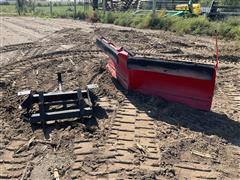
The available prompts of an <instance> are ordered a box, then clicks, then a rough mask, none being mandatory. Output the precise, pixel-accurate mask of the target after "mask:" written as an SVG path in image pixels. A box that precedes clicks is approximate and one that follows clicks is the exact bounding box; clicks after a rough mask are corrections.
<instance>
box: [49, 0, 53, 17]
mask: <svg viewBox="0 0 240 180" xmlns="http://www.w3.org/2000/svg"><path fill="white" fill-rule="evenodd" d="M52 6H53V5H52V1H50V2H49V7H50V15H51V17H52V16H53V11H52Z"/></svg>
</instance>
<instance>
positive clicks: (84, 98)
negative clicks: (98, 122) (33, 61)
mask: <svg viewBox="0 0 240 180" xmlns="http://www.w3.org/2000/svg"><path fill="white" fill-rule="evenodd" d="M57 75H58V85H59V91H56V92H48V93H45V92H43V91H39V92H35V93H33V92H32V91H31V90H27V91H21V92H18V96H27V98H26V99H25V100H24V101H23V102H22V103H21V104H20V106H19V109H25V110H26V113H24V114H23V115H24V119H26V120H27V121H29V122H31V123H39V122H41V123H42V124H45V123H46V121H53V120H61V119H69V118H87V117H88V118H90V117H92V114H93V105H94V100H93V93H92V92H91V90H92V89H95V88H98V86H97V85H96V84H89V85H87V88H86V90H82V89H77V90H73V91H62V83H63V81H62V77H61V73H58V74H57ZM36 109H37V110H36Z"/></svg>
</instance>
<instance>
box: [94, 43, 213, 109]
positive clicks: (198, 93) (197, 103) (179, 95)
mask: <svg viewBox="0 0 240 180" xmlns="http://www.w3.org/2000/svg"><path fill="white" fill-rule="evenodd" d="M96 43H97V46H98V47H99V48H100V49H102V50H103V51H104V52H105V53H106V54H107V55H108V56H109V57H110V59H109V60H108V64H107V69H108V71H109V72H110V73H111V75H112V76H113V77H114V78H116V79H117V80H118V81H119V82H120V83H121V84H122V85H123V86H124V87H125V88H126V89H128V90H132V91H138V92H141V93H143V94H146V95H154V96H160V97H162V98H164V99H166V100H169V101H173V102H178V103H182V104H186V105H188V106H191V107H193V108H197V109H201V110H207V111H209V110H210V109H211V104H212V98H213V95H214V87H215V79H216V70H217V65H216V66H214V65H208V64H197V63H190V62H182V61H168V60H163V59H155V58H146V57H138V56H134V55H133V54H132V53H131V52H129V51H128V50H126V49H124V48H118V47H116V46H115V45H114V44H112V43H110V42H108V41H107V40H106V39H105V38H97V41H96Z"/></svg>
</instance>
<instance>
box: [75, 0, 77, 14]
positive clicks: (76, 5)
mask: <svg viewBox="0 0 240 180" xmlns="http://www.w3.org/2000/svg"><path fill="white" fill-rule="evenodd" d="M76 17H77V0H74V18H76Z"/></svg>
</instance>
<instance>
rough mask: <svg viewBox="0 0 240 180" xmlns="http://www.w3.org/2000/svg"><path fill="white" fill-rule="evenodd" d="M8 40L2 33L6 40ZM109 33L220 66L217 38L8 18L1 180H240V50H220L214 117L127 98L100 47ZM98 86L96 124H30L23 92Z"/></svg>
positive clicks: (1, 93) (4, 25)
mask: <svg viewBox="0 0 240 180" xmlns="http://www.w3.org/2000/svg"><path fill="white" fill-rule="evenodd" d="M2 32H3V33H2ZM98 35H103V36H105V37H107V38H109V39H111V40H112V41H113V42H116V43H117V44H119V45H122V46H124V47H127V48H128V49H129V50H131V51H132V52H134V53H136V54H139V55H143V56H149V57H163V58H165V59H169V60H182V61H192V62H198V63H207V64H208V63H209V64H214V63H215V59H216V58H215V55H214V53H215V50H214V38H212V37H196V36H190V35H184V36H178V35H175V34H173V33H170V32H164V31H152V30H136V29H131V28H123V27H118V26H113V25H103V24H91V23H87V22H80V21H73V20H67V19H39V18H30V17H1V37H0V38H1V47H0V53H1V61H0V98H1V101H0V122H1V125H2V126H1V129H0V131H1V134H0V136H1V138H0V144H1V146H0V156H1V158H0V179H34V180H35V179H54V172H56V171H57V172H58V174H59V176H60V179H229V180H230V179H240V167H239V165H240V140H239V139H240V47H239V46H238V44H237V43H236V42H226V41H220V42H219V49H220V57H219V61H220V64H219V70H218V79H217V86H216V90H215V96H214V101H213V106H212V111H211V112H204V111H199V110H196V109H192V108H190V107H187V106H184V105H181V104H177V103H172V102H168V101H166V100H164V99H161V98H158V97H150V96H144V95H142V94H139V93H134V92H127V91H126V90H124V89H123V87H121V85H120V84H118V82H116V81H115V80H114V79H112V78H111V76H110V74H109V73H108V72H107V71H106V69H105V65H106V61H105V60H106V59H107V56H106V55H105V54H104V53H102V52H101V51H100V50H99V49H98V48H97V47H96V45H95V38H96V36H98ZM59 71H61V72H64V73H63V78H64V89H65V90H73V89H77V88H79V87H80V88H85V87H86V85H87V84H90V83H97V84H98V85H99V88H98V89H97V90H95V92H94V93H95V95H96V96H97V97H98V100H97V104H96V107H95V109H94V118H91V119H77V120H74V121H68V122H62V121H58V122H55V123H53V124H49V125H46V126H44V127H42V126H41V125H36V124H35V125H34V124H30V123H28V122H26V121H24V120H23V119H22V118H21V111H20V110H19V109H18V105H19V103H20V102H21V101H22V98H20V97H18V96H17V92H18V91H21V90H26V89H31V90H33V91H39V90H43V91H46V92H48V91H55V90H57V82H56V73H57V72H59Z"/></svg>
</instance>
